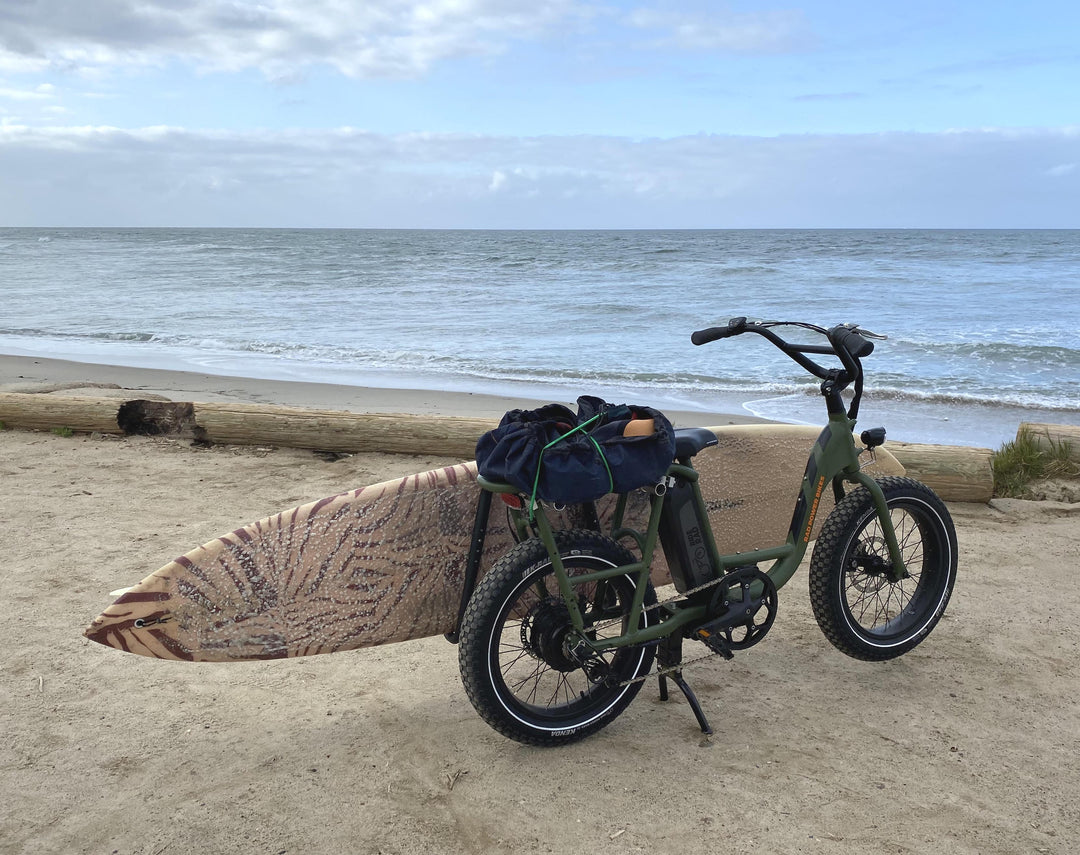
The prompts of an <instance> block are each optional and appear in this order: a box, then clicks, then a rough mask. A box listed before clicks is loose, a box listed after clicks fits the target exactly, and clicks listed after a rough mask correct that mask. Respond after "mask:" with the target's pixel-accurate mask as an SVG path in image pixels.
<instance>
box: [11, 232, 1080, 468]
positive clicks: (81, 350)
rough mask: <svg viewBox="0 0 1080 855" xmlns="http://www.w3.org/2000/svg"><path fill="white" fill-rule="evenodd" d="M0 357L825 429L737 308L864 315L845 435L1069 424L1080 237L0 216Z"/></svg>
mask: <svg viewBox="0 0 1080 855" xmlns="http://www.w3.org/2000/svg"><path fill="white" fill-rule="evenodd" d="M0 282H2V288H3V295H4V301H3V302H4V305H3V309H2V311H0V352H2V353H9V354H20V355H41V356H48V357H55V358H62V359H71V360H76V361H83V362H95V363H106V364H119V365H132V366H139V367H154V368H170V369H177V370H196V371H201V372H207V373H212V374H224V375H236V376H244V377H259V378H270V379H284V380H307V381H317V382H329V383H345V384H351V385H360V386H378V387H389V388H407V389H433V390H448V391H471V392H484V393H491V394H507V395H512V396H515V397H525V398H532V399H535V400H537V402H538V403H541V402H546V401H549V400H573V399H574V398H575V397H576V396H577V395H579V394H583V393H588V394H597V395H600V396H602V397H605V398H607V399H608V400H612V401H626V402H629V403H642V404H650V405H653V406H657V407H659V408H661V409H662V408H665V407H667V408H670V409H674V410H700V411H709V412H725V413H727V412H741V413H746V414H750V415H757V416H761V417H764V418H769V419H778V420H783V421H790V422H806V423H818V422H820V421H821V420H823V418H824V408H823V406H822V404H821V400H820V397H819V396H818V395H817V393H816V389H817V382H816V381H815V380H814V379H813V378H812V377H810V376H809V375H807V374H806V373H805V372H804V371H803V370H802V369H801V368H799V367H798V366H797V365H795V363H793V362H791V361H789V360H788V359H787V358H786V357H785V356H783V354H781V353H780V352H779V351H776V350H775V349H773V348H772V347H771V346H770V345H769V344H768V343H766V342H765V341H764V340H762V339H760V338H757V337H750V336H744V337H742V338H734V339H727V340H723V341H718V342H715V343H712V344H710V345H706V346H704V347H695V346H693V345H692V344H691V343H690V333H691V332H692V331H694V330H696V329H699V328H703V327H707V326H713V325H716V324H720V323H724V322H726V320H727V319H728V318H729V317H732V316H737V315H746V316H750V317H758V318H767V319H774V320H789V321H808V322H811V323H816V324H819V325H822V326H831V325H834V324H837V323H858V324H860V325H861V326H863V327H865V328H867V329H869V330H872V331H874V332H877V333H881V334H884V335H887V336H888V340H887V341H881V342H878V343H877V349H876V351H875V352H874V354H872V355H871V356H869V357H868V358H867V359H866V360H865V368H866V389H867V392H866V397H865V399H864V403H863V408H862V414H861V418H860V426H863V427H870V426H876V425H878V424H884V425H885V426H886V427H887V428H888V429H889V435H890V436H891V437H893V438H896V439H901V440H906V441H912V442H940V443H947V444H966V445H984V446H992V447H996V446H997V445H1000V443H1001V442H1003V441H1005V440H1008V439H1012V438H1013V436H1014V435H1015V432H1016V427H1017V425H1018V424H1019V422H1020V421H1050V422H1057V423H1065V424H1080V300H1078V297H1080V231H1065V230H1062V231H949V230H927V231H923V230H822V231H816V230H748V231H742V230H728V231H412V230H291V229H280V230H279V229H40V228H33V229H29V228H28V229H0Z"/></svg>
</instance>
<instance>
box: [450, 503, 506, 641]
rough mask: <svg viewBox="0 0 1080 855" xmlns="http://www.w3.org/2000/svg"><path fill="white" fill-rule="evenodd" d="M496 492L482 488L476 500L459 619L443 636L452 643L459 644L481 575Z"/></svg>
mask: <svg viewBox="0 0 1080 855" xmlns="http://www.w3.org/2000/svg"><path fill="white" fill-rule="evenodd" d="M494 497H495V494H494V493H492V492H491V491H490V490H481V491H480V498H479V499H478V500H477V502H476V518H475V519H474V520H473V530H472V540H471V541H470V543H469V557H468V559H467V560H466V561H465V579H464V585H463V586H462V588H461V602H460V604H459V605H458V614H457V621H456V622H455V623H454V628H453V630H452V631H450V632H448V633H445V635H444V636H443V637H444V638H445V639H446V640H447V641H449V642H450V643H451V644H457V643H458V639H459V638H460V637H461V633H460V630H461V619H462V618H463V617H465V609H466V608H468V606H469V600H470V599H471V597H472V594H473V590H474V589H475V588H476V579H477V577H478V576H479V575H480V558H481V556H482V555H483V554H484V539H485V538H486V537H487V528H488V519H489V518H490V516H491V500H492V499H493V498H494Z"/></svg>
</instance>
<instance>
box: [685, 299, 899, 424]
mask: <svg viewBox="0 0 1080 855" xmlns="http://www.w3.org/2000/svg"><path fill="white" fill-rule="evenodd" d="M779 326H793V327H802V328H803V329H808V330H813V331H814V332H817V333H820V334H822V335H824V336H825V337H826V338H827V339H828V341H829V344H828V345H824V344H795V343H793V342H789V341H787V340H785V339H783V338H781V336H780V335H778V334H777V333H776V332H774V331H773V329H772V328H773V327H779ZM743 333H756V334H758V335H760V336H762V337H763V338H765V339H767V340H768V341H770V342H771V343H772V344H774V345H776V347H777V348H779V349H780V350H781V351H783V352H784V353H785V354H786V355H787V356H789V357H790V358H791V359H793V360H794V361H795V362H797V363H798V364H799V365H801V366H802V367H803V368H805V369H806V370H807V371H809V372H810V373H811V374H813V375H814V376H815V377H819V378H820V379H822V380H825V381H831V382H832V384H833V388H835V390H836V391H837V392H839V390H841V389H843V388H845V387H846V386H847V385H848V384H849V383H852V382H853V383H854V384H855V400H854V401H852V405H851V409H850V411H849V417H850V418H852V419H854V418H855V416H856V415H857V414H858V411H859V400H860V399H861V397H862V380H863V371H862V363H861V362H860V360H861V359H862V358H863V357H864V356H869V355H870V354H871V353H873V352H874V343H873V342H872V341H870V338H878V339H883V338H885V336H883V335H877V334H876V333H872V332H870V331H869V330H863V329H860V328H859V327H858V325H856V324H840V325H838V326H835V327H832V328H831V329H825V328H824V327H819V326H816V325H815V324H806V323H797V322H786V321H748V320H747V319H746V318H745V317H737V318H732V319H731V320H730V321H728V323H727V326H722V327H709V328H707V329H703V330H698V331H697V332H695V333H693V334H692V335H691V336H690V340H691V341H692V342H693V343H694V344H696V345H702V344H708V343H709V342H712V341H717V340H718V339H722V338H730V337H731V336H736V335H742V334H743ZM807 354H814V355H818V354H822V355H826V356H836V357H838V358H839V359H840V362H841V364H842V365H843V366H844V370H843V371H838V370H837V369H829V368H825V367H824V366H823V365H819V364H818V363H817V362H815V361H814V360H813V359H811V358H810V357H809V356H808V355H807ZM823 391H824V386H823Z"/></svg>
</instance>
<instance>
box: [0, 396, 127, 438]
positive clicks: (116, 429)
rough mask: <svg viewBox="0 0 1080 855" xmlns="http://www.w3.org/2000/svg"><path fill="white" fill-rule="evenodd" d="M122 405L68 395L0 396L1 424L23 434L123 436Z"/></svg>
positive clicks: (115, 402) (105, 400) (109, 401)
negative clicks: (61, 431)
mask: <svg viewBox="0 0 1080 855" xmlns="http://www.w3.org/2000/svg"><path fill="white" fill-rule="evenodd" d="M119 406H120V401H116V400H109V399H107V398H86V397H75V396H70V397H69V396H64V395H33V394H25V393H22V392H0V422H3V423H4V425H5V426H6V427H9V428H20V429H22V430H52V429H53V428H70V429H71V430H74V431H85V432H87V433H94V432H97V433H113V434H122V433H123V432H124V431H123V430H122V429H121V427H120V425H119V424H118V423H117V421H116V413H117V410H118V409H119Z"/></svg>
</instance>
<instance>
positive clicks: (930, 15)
mask: <svg viewBox="0 0 1080 855" xmlns="http://www.w3.org/2000/svg"><path fill="white" fill-rule="evenodd" d="M1078 34H1080V3H1076V2H1075V0H1056V1H1055V2H1049V0H1030V2H1026V3H1016V2H1003V0H980V2H968V0H962V2H947V0H946V1H945V2H943V0H935V2H924V0H908V2H903V3H899V2H891V0H882V2H870V3H868V2H865V0H860V2H847V0H838V2H822V1H821V0H802V2H800V0H776V2H706V0H698V2H667V0H638V2H622V0H526V2H519V0H430V2H418V0H258V2H255V1H254V0H231V2H222V0H2V2H0V226H57V227H59V226H143V227H168V226H174V227H178V226H194V227H212V226H237V227H298V228H541V229H558V228H1080V38H1078Z"/></svg>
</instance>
